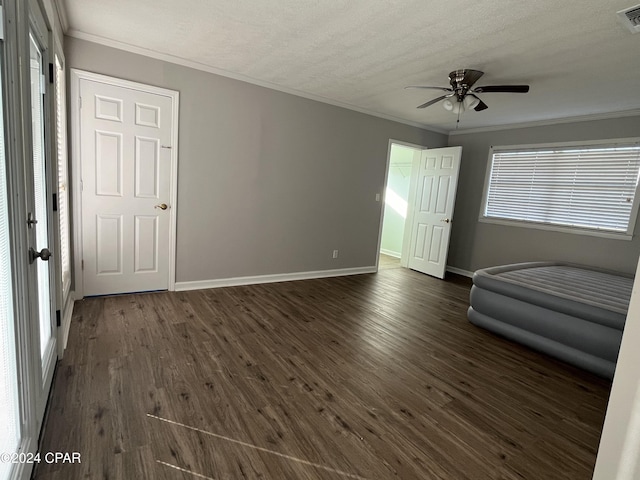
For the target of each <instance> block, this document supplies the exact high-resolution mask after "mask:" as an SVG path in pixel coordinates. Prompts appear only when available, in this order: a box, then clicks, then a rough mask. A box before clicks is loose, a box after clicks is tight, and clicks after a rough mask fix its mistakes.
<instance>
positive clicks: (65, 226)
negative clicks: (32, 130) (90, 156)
mask: <svg viewBox="0 0 640 480" xmlns="http://www.w3.org/2000/svg"><path fill="white" fill-rule="evenodd" d="M65 89H66V86H65V75H64V68H63V66H62V62H61V61H60V59H59V58H58V56H57V55H56V78H55V95H56V145H57V157H58V158H57V160H58V221H59V224H60V225H59V228H60V275H61V276H62V291H63V296H64V299H63V300H64V301H66V296H67V294H68V293H69V288H70V286H71V259H70V256H71V252H70V243H69V242H70V238H69V237H70V225H69V173H68V167H67V130H66V125H67V119H66V110H65V105H66V95H65Z"/></svg>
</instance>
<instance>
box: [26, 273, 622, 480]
mask: <svg viewBox="0 0 640 480" xmlns="http://www.w3.org/2000/svg"><path fill="white" fill-rule="evenodd" d="M469 288H470V281H469V279H466V278H463V277H457V276H451V277H449V278H448V279H447V280H445V281H441V280H437V279H434V278H431V277H428V276H425V275H421V274H419V273H417V272H413V271H411V270H407V269H404V268H389V269H385V270H381V271H380V272H379V273H378V274H372V275H359V276H352V277H340V278H331V279H320V280H309V281H300V282H288V283H278V284H268V285H255V286H247V287H232V288H223V289H215V290H200V291H192V292H180V293H170V292H164V293H152V294H138V295H126V296H117V297H105V298H92V299H86V300H83V301H81V302H79V303H78V304H77V305H76V310H75V312H74V317H73V321H72V322H73V323H72V330H71V336H70V339H69V346H68V349H67V352H66V355H65V357H64V359H63V360H61V361H60V363H59V365H58V370H57V374H56V378H55V383H54V390H53V394H52V399H51V405H50V413H49V416H48V420H47V424H46V429H45V431H44V434H43V441H42V448H41V451H42V452H46V451H68V452H74V451H77V452H80V453H81V455H82V457H81V458H82V463H81V464H44V463H43V464H40V465H39V466H38V468H37V470H36V473H35V478H36V479H42V480H54V479H55V480H62V479H64V480H73V479H104V480H107V479H109V480H113V479H127V480H128V479H161V480H162V479H189V480H195V479H215V480H222V479H227V480H228V479H231V480H235V479H267V480H268V479H276V480H281V479H292V480H316V479H319V480H325V479H327V480H328V479H368V480H378V479H381V480H382V479H385V480H386V479H394V478H395V479H407V480H409V479H421V480H422V479H425V480H431V479H433V480H480V479H482V480H485V479H490V480H491V479H495V480H521V479H527V480H534V479H544V480H554V479H563V480H564V479H570V480H574V479H575V480H581V479H584V480H587V479H590V478H591V472H592V470H593V465H594V462H595V456H596V449H597V447H598V441H599V437H600V432H601V427H602V423H603V420H604V413H605V408H606V403H607V398H608V394H609V389H610V383H609V382H607V381H605V380H602V379H599V378H597V377H595V376H593V375H591V374H589V373H586V372H583V371H581V370H578V369H575V368H573V367H570V366H568V365H566V364H563V363H561V362H558V361H555V360H553V359H550V358H548V357H546V356H544V355H541V354H538V353H536V352H533V351H531V350H529V349H526V348H524V347H521V346H519V345H516V344H513V343H511V342H509V341H507V340H503V339H501V338H499V337H497V336H494V335H492V334H490V333H488V332H486V331H484V330H481V329H478V328H477V327H475V326H473V325H472V324H470V323H469V322H468V321H467V319H466V309H467V307H468V295H469Z"/></svg>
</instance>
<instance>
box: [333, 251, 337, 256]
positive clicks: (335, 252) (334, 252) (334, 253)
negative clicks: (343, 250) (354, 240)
mask: <svg viewBox="0 0 640 480" xmlns="http://www.w3.org/2000/svg"><path fill="white" fill-rule="evenodd" d="M333 258H338V250H334V251H333Z"/></svg>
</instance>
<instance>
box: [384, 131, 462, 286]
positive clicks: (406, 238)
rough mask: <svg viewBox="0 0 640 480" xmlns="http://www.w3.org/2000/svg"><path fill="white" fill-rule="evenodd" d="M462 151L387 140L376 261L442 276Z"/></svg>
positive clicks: (460, 148)
mask: <svg viewBox="0 0 640 480" xmlns="http://www.w3.org/2000/svg"><path fill="white" fill-rule="evenodd" d="M461 156H462V147H442V148H434V149H426V148H421V147H419V146H416V145H406V144H402V143H400V142H394V141H390V142H389V159H388V172H387V182H386V187H385V188H386V191H385V203H384V210H383V212H382V215H383V218H382V222H381V225H380V238H379V252H380V257H379V258H378V266H379V267H380V265H381V264H382V265H383V266H384V267H383V268H385V269H386V268H393V267H394V266H395V267H396V268H397V267H408V268H411V269H412V270H417V271H418V272H421V273H425V274H427V275H431V276H434V277H437V278H440V279H443V278H444V276H445V271H446V268H447V254H448V251H449V239H450V237H451V223H452V221H453V210H454V205H455V197H456V187H457V184H458V174H459V170H460V160H461ZM382 255H384V257H382ZM393 259H396V260H395V261H394V260H393ZM398 259H399V260H398ZM381 260H382V261H381Z"/></svg>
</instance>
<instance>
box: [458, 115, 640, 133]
mask: <svg viewBox="0 0 640 480" xmlns="http://www.w3.org/2000/svg"><path fill="white" fill-rule="evenodd" d="M636 116H640V108H634V109H632V110H623V111H620V112H607V113H592V114H589V115H579V116H576V117H562V118H552V119H549V120H536V121H533V122H523V123H510V124H508V125H493V126H490V127H478V128H468V129H466V130H452V131H450V132H449V136H450V137H452V136H456V135H466V134H468V133H485V132H497V131H499V130H515V129H518V128H531V127H545V126H548V125H559V124H562V123H576V122H591V121H594V120H607V119H612V118H624V117H636Z"/></svg>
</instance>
